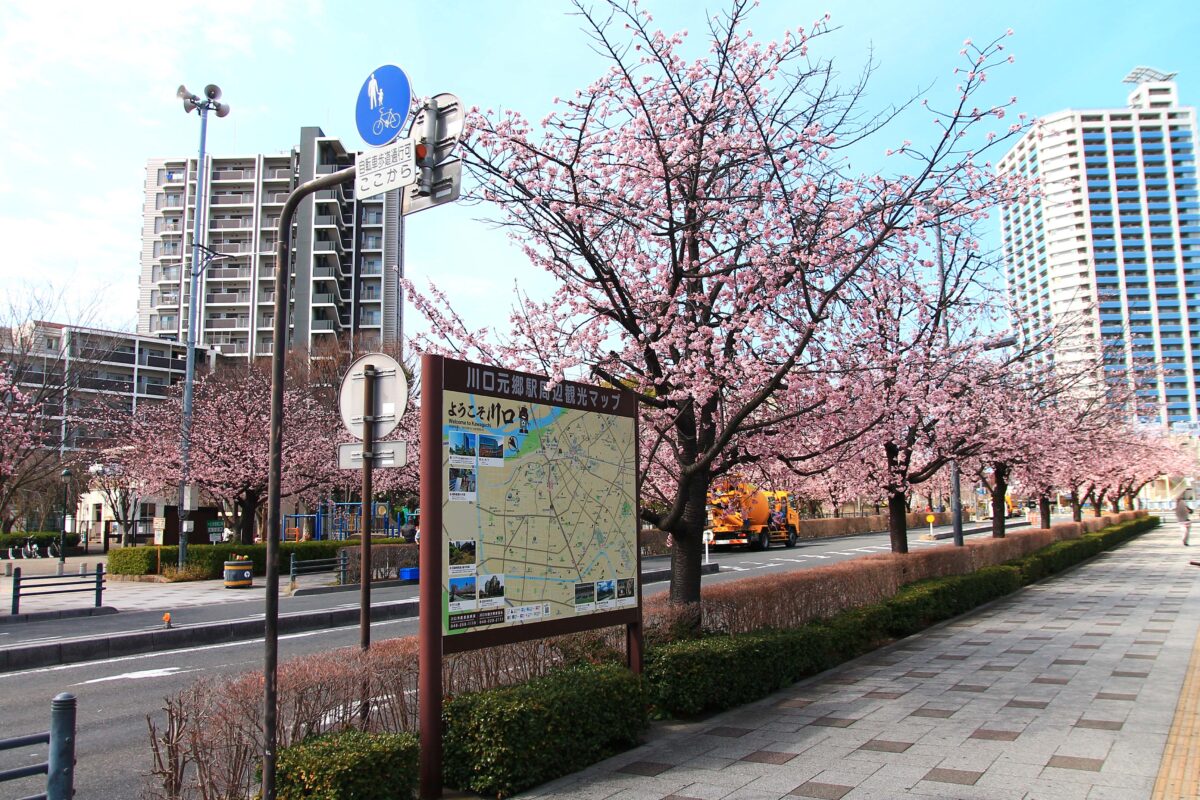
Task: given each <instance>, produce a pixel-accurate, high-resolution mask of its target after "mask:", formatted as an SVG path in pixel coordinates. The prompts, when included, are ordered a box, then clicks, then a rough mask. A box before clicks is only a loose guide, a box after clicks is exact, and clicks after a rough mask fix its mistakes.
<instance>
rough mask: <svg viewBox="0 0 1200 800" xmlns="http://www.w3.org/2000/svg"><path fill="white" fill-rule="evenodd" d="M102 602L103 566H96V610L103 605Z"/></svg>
mask: <svg viewBox="0 0 1200 800" xmlns="http://www.w3.org/2000/svg"><path fill="white" fill-rule="evenodd" d="M103 601H104V565H103V564H97V565H96V608H99V607H100V606H101V605H103Z"/></svg>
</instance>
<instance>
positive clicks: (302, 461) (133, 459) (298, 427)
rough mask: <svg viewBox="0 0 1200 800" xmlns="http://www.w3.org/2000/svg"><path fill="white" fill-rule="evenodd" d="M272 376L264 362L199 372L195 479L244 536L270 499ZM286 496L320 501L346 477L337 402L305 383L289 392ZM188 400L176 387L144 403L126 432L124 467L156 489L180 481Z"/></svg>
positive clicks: (249, 537) (250, 534) (246, 539)
mask: <svg viewBox="0 0 1200 800" xmlns="http://www.w3.org/2000/svg"><path fill="white" fill-rule="evenodd" d="M270 385H271V382H270V376H269V375H268V374H267V373H266V371H265V370H264V369H262V368H260V367H259V366H255V365H251V366H249V367H245V366H242V367H228V368H222V369H218V370H216V371H214V372H211V373H208V374H203V375H201V376H199V377H197V379H196V382H195V394H194V405H193V414H192V443H191V450H190V458H191V468H190V471H189V472H190V475H191V480H192V482H193V483H195V484H196V485H197V486H198V487H199V488H200V491H201V492H202V493H203V494H204V495H205V496H207V497H208V498H210V499H211V500H213V501H215V502H216V503H217V504H218V506H219V507H220V509H221V512H222V514H223V516H224V517H225V520H226V522H227V524H228V525H229V527H231V528H233V529H235V530H236V531H237V532H238V538H239V540H240V541H241V542H243V543H246V544H249V543H251V542H253V541H254V537H255V522H256V520H255V517H256V515H257V513H258V511H259V509H260V507H261V505H262V503H263V501H264V500H265V499H266V493H267V478H268V465H269V440H270V429H269V421H270ZM284 413H285V415H286V418H287V427H286V429H285V436H284V441H283V486H282V488H283V494H284V496H285V497H292V498H298V499H303V500H308V501H312V500H316V499H318V498H319V497H320V496H321V494H322V493H323V492H324V491H325V489H326V488H327V487H328V486H330V485H332V484H333V483H334V482H335V481H337V479H338V470H337V451H336V443H337V435H336V427H340V425H339V424H338V422H337V420H336V418H335V417H334V415H333V414H332V413H331V412H330V410H329V408H328V407H326V406H325V405H323V404H322V403H320V402H319V401H318V400H317V399H316V398H314V397H313V396H312V395H311V394H310V393H309V392H307V391H305V390H304V389H303V388H302V387H301V388H297V387H295V386H292V387H289V388H288V390H287V391H286V392H285V394H284ZM181 415H182V402H181V398H180V396H179V394H178V393H177V392H176V393H175V394H173V395H172V396H171V397H169V398H168V399H167V400H166V401H165V402H163V403H160V404H157V405H154V406H149V407H143V408H140V409H139V410H138V413H137V415H135V416H134V417H132V418H131V419H129V420H128V426H127V427H126V428H125V430H122V431H116V430H114V431H110V432H111V433H114V434H115V435H117V436H118V437H120V438H122V439H124V440H125V441H127V442H129V443H130V444H132V445H133V447H132V449H126V450H124V451H123V453H124V456H125V457H124V459H123V463H122V468H123V469H124V471H125V472H126V473H127V474H128V475H129V476H130V477H131V478H134V479H136V480H139V481H141V482H143V483H144V484H145V485H146V486H147V487H148V488H149V489H150V490H152V491H170V489H171V487H174V486H178V484H179V473H180V464H179V429H180V419H181Z"/></svg>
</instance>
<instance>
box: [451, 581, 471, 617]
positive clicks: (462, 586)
mask: <svg viewBox="0 0 1200 800" xmlns="http://www.w3.org/2000/svg"><path fill="white" fill-rule="evenodd" d="M449 599H450V611H451V612H454V611H474V610H475V607H476V606H475V576H474V575H467V576H465V577H462V578H451V579H450V590H449Z"/></svg>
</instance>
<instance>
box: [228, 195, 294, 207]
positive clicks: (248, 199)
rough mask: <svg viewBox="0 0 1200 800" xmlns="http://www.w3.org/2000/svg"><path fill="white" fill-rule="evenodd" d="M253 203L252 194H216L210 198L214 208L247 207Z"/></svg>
mask: <svg viewBox="0 0 1200 800" xmlns="http://www.w3.org/2000/svg"><path fill="white" fill-rule="evenodd" d="M253 202H254V195H252V194H216V195H213V198H212V204H213V205H214V206H248V205H251V204H252V203H253ZM280 202H283V201H282V200H281V201H280Z"/></svg>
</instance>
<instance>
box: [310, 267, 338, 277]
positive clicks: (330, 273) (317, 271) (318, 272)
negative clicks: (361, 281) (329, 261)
mask: <svg viewBox="0 0 1200 800" xmlns="http://www.w3.org/2000/svg"><path fill="white" fill-rule="evenodd" d="M312 274H313V277H314V278H335V279H336V278H337V277H338V274H337V271H336V270H335V269H334V268H333V267H313V271H312Z"/></svg>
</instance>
